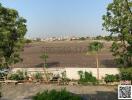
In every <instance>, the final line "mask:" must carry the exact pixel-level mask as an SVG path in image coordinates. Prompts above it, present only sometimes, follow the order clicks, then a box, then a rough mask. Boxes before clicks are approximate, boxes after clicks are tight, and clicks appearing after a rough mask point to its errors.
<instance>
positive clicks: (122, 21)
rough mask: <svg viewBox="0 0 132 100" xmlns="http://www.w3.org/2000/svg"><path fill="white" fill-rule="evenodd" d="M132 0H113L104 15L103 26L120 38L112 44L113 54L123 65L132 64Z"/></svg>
mask: <svg viewBox="0 0 132 100" xmlns="http://www.w3.org/2000/svg"><path fill="white" fill-rule="evenodd" d="M131 7H132V1H131V0H113V2H112V3H110V4H109V5H108V7H107V13H106V15H103V20H104V23H103V27H104V28H105V29H106V31H108V32H110V33H111V35H113V34H115V35H116V36H117V37H118V40H114V43H113V45H112V48H111V49H112V50H111V51H112V52H113V55H114V56H115V57H116V58H115V59H116V60H117V62H118V63H119V64H121V65H123V66H131V65H132V11H131Z"/></svg>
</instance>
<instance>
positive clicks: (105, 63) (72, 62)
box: [15, 41, 116, 68]
mask: <svg viewBox="0 0 132 100" xmlns="http://www.w3.org/2000/svg"><path fill="white" fill-rule="evenodd" d="M89 43H90V41H58V42H36V43H30V44H27V45H26V46H25V48H24V51H23V52H22V58H23V62H22V63H19V64H17V65H15V66H16V67H42V65H43V60H42V59H41V58H40V56H41V55H42V53H43V52H44V51H45V52H47V54H48V56H49V58H48V61H47V63H48V67H89V68H94V67H96V62H95V56H94V55H92V54H91V53H89V54H88V55H86V53H87V51H88V45H89ZM103 43H104V49H102V51H101V53H100V54H99V60H100V67H106V68H113V67H116V64H115V62H114V58H113V56H112V54H111V52H110V51H109V47H110V46H111V43H110V42H103Z"/></svg>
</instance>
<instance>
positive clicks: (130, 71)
mask: <svg viewBox="0 0 132 100" xmlns="http://www.w3.org/2000/svg"><path fill="white" fill-rule="evenodd" d="M120 76H121V80H131V81H132V68H121V69H120Z"/></svg>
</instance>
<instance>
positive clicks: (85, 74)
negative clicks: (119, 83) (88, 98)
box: [78, 71, 98, 84]
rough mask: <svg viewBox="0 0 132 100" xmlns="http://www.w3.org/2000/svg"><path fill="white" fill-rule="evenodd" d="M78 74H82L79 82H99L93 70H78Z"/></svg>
mask: <svg viewBox="0 0 132 100" xmlns="http://www.w3.org/2000/svg"><path fill="white" fill-rule="evenodd" d="M78 74H79V76H80V79H79V83H81V84H89V83H92V84H97V83H98V81H97V79H96V77H94V76H93V75H92V73H91V72H90V73H89V72H86V71H85V72H83V71H78Z"/></svg>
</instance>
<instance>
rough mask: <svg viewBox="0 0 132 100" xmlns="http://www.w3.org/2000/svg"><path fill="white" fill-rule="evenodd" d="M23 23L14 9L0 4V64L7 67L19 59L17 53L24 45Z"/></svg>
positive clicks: (24, 21)
mask: <svg viewBox="0 0 132 100" xmlns="http://www.w3.org/2000/svg"><path fill="white" fill-rule="evenodd" d="M25 23H26V20H25V19H24V18H22V17H20V16H19V14H18V12H17V11H16V10H14V9H10V8H6V7H3V6H2V5H0V64H1V65H0V66H4V67H9V65H11V64H12V63H17V62H19V61H21V58H20V56H19V53H20V51H21V50H22V48H23V46H24V36H25V34H26V31H27V29H26V24H25Z"/></svg>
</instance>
